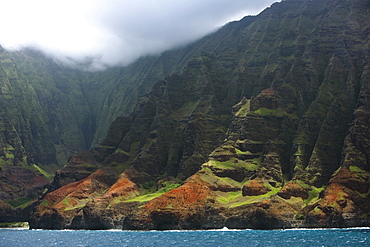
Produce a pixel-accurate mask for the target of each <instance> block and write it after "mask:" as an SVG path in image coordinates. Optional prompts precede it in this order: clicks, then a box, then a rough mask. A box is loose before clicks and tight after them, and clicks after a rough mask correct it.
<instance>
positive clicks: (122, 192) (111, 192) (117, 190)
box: [98, 177, 140, 199]
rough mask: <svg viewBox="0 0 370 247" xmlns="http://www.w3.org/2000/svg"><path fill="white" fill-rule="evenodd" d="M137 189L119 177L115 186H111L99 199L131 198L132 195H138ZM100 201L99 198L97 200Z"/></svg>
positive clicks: (128, 181)
mask: <svg viewBox="0 0 370 247" xmlns="http://www.w3.org/2000/svg"><path fill="white" fill-rule="evenodd" d="M139 193H140V189H139V187H138V186H137V185H136V184H135V183H134V182H132V181H131V180H130V179H128V178H126V177H120V178H119V179H118V180H117V182H116V183H115V184H113V185H112V186H111V187H110V188H109V189H108V191H107V192H105V193H104V195H103V196H102V197H101V198H113V197H127V198H129V197H132V195H136V196H137V195H139ZM98 199H100V198H98Z"/></svg>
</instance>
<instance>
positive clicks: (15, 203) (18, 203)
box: [7, 197, 34, 208]
mask: <svg viewBox="0 0 370 247" xmlns="http://www.w3.org/2000/svg"><path fill="white" fill-rule="evenodd" d="M33 201H34V199H33V198H29V197H21V198H17V199H14V200H9V201H7V203H8V204H9V205H11V206H12V207H14V208H25V207H27V206H28V205H29V204H30V203H31V202H33Z"/></svg>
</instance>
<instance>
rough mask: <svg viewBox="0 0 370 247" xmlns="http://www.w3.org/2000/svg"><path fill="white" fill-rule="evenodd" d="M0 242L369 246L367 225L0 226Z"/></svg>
mask: <svg viewBox="0 0 370 247" xmlns="http://www.w3.org/2000/svg"><path fill="white" fill-rule="evenodd" d="M0 246H7V247H12V246H17V247H19V246H27V247H34V246H48V247H49V246H68V247H70V246H172V247H173V246H191V247H193V246H284V247H285V246H295V247H297V246H346V247H349V246H370V229H369V228H366V229H363V228H362V229H325V230H322V229H317V230H274V231H261V230H243V231H231V230H229V231H223V230H218V231H217V230H215V231H150V232H142V231H82V230H81V231H46V230H25V229H0Z"/></svg>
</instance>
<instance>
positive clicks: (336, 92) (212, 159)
mask: <svg viewBox="0 0 370 247" xmlns="http://www.w3.org/2000/svg"><path fill="white" fill-rule="evenodd" d="M368 7H369V6H368V5H366V3H365V1H361V0H354V1H346V0H325V1H321V0H320V1H319V0H307V1H306V0H299V1H295V0H287V1H282V2H280V3H275V4H273V5H272V6H271V8H268V9H266V10H265V11H263V12H262V13H261V14H260V15H258V16H256V17H246V18H244V19H242V20H241V21H239V22H233V23H230V24H228V25H226V26H225V27H223V28H222V29H220V30H219V31H218V32H215V33H214V34H212V35H210V36H207V37H205V38H204V39H202V40H200V41H198V42H196V43H194V44H193V45H191V46H189V47H187V48H184V49H180V50H178V51H177V52H179V53H181V54H182V55H183V56H182V57H183V58H184V61H185V62H184V63H180V62H179V64H178V66H179V68H181V69H180V70H176V71H177V72H178V73H172V74H171V75H169V76H168V77H167V78H166V79H165V80H158V81H157V83H155V84H154V85H153V87H152V90H151V91H150V92H149V93H148V94H147V95H145V96H144V97H142V98H140V100H139V101H138V103H137V105H136V107H135V109H134V111H133V112H132V114H131V115H130V116H129V117H127V118H118V119H117V120H116V121H115V122H114V123H113V124H112V126H111V128H110V130H109V132H108V137H107V139H105V141H103V142H102V143H101V144H100V145H97V146H96V147H95V148H93V149H91V150H90V151H86V152H82V153H79V154H77V155H74V156H72V158H71V159H70V161H69V163H67V165H66V166H65V167H64V168H62V169H61V170H60V171H59V172H58V173H57V176H56V178H55V179H54V182H53V186H54V187H52V190H54V189H55V190H54V191H52V190H50V191H49V192H48V193H46V194H44V197H43V198H41V200H40V201H39V204H38V206H37V207H36V210H35V211H34V212H33V214H32V221H31V227H33V228H74V229H75V228H91V229H107V228H120V229H121V228H123V229H138V230H149V229H209V228H221V227H224V226H227V227H229V228H258V229H275V228H293V227H348V226H369V215H370V208H369V206H368V205H369V194H370V193H369V191H370V190H369V189H370V184H369V181H370V177H369V176H370V175H369V171H370V168H369V167H370V165H369V159H368V157H369V156H370V153H369V152H370V151H369V150H370V149H369V145H370V144H369V143H370V134H369V133H370V131H369V127H370V126H369V119H370V118H369V116H370V114H369V104H368V102H369V100H370V99H369V90H368V88H369V82H370V80H369V78H370V76H369V75H370V72H369V71H370V70H369V67H370V66H369V60H368V51H369V50H370V47H369V44H370V43H369V30H370V27H369V25H370V24H369V23H370V21H369V20H370V16H369V14H370V12H369V11H367V10H368ZM189 50H191V52H190V53H187V51H189ZM195 50H197V51H198V52H195ZM169 54H170V53H165V54H163V55H162V56H161V59H163V60H165V59H166V56H169ZM180 64H181V66H180ZM174 66H175V65H174ZM99 168H101V169H99ZM98 169H99V170H98ZM74 171H76V172H75V173H74ZM4 210H5V209H4ZM48 222H49V223H48Z"/></svg>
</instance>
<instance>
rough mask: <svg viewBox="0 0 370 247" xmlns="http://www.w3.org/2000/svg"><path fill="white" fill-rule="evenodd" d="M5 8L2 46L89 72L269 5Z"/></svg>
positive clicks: (95, 3)
mask: <svg viewBox="0 0 370 247" xmlns="http://www.w3.org/2000/svg"><path fill="white" fill-rule="evenodd" d="M7 2H8V3H2V7H1V8H2V15H0V44H1V45H2V46H3V47H4V48H6V49H13V50H14V49H20V48H22V47H26V46H32V47H36V48H38V49H41V50H43V51H44V52H45V53H47V54H49V55H52V56H54V57H56V58H58V59H59V60H61V61H64V62H66V63H78V62H83V61H86V59H87V58H88V60H89V61H90V69H103V68H105V67H107V66H113V65H127V64H129V63H131V62H133V61H134V60H136V59H138V58H139V57H141V56H143V55H148V54H159V53H161V52H163V51H165V50H167V49H171V48H174V47H177V46H181V45H184V44H187V43H189V42H191V41H194V40H196V39H198V38H200V37H202V36H204V35H206V34H208V33H210V32H212V31H215V30H216V29H217V28H219V27H220V26H222V25H224V24H225V23H227V22H229V21H232V20H237V19H240V18H242V17H243V16H245V15H255V14H258V13H259V12H260V11H261V10H263V9H264V8H266V7H268V6H269V5H271V4H272V3H273V2H274V1H268V0H259V1H255V0H233V1H229V0H197V1H196V0H135V1H132V0H77V1H76V0H63V1H61V0H54V1H50V0H33V1H29V0H12V1H7Z"/></svg>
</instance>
